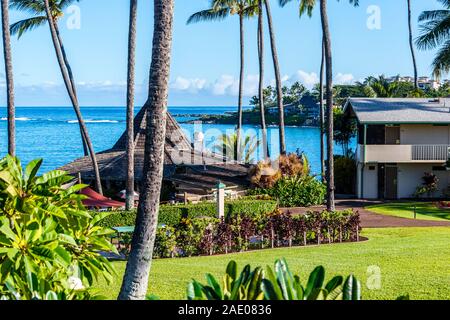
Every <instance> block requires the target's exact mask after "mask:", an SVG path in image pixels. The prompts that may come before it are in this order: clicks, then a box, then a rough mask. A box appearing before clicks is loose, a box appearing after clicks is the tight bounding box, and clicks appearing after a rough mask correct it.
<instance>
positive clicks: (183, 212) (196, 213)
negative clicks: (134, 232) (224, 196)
mask: <svg viewBox="0 0 450 320" xmlns="http://www.w3.org/2000/svg"><path fill="white" fill-rule="evenodd" d="M269 198H270V197H269ZM276 208H277V202H276V201H275V200H270V199H267V196H261V199H258V198H257V197H256V199H252V198H247V197H246V198H244V199H242V200H235V201H227V202H225V215H226V216H235V215H248V216H251V217H258V216H260V215H264V214H267V213H270V212H273V211H274V210H275V209H276ZM216 216H217V208H216V203H214V202H203V203H198V204H186V205H185V204H182V205H162V206H160V210H159V217H158V221H159V223H160V224H163V225H169V226H176V225H177V224H178V223H180V221H181V220H182V219H194V218H198V217H211V218H215V217H216ZM135 222H136V210H132V211H114V212H112V214H111V215H109V216H108V217H106V218H105V219H104V220H103V221H102V225H103V226H105V227H110V228H112V227H121V226H133V225H134V224H135Z"/></svg>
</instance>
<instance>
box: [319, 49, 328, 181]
mask: <svg viewBox="0 0 450 320" xmlns="http://www.w3.org/2000/svg"><path fill="white" fill-rule="evenodd" d="M324 72H325V44H324V41H323V40H322V60H321V62H320V81H319V86H320V88H319V99H320V102H319V107H320V110H319V115H320V172H321V175H322V182H326V181H327V179H326V177H325V139H324V134H325V111H324V109H323V96H324V94H323V78H324Z"/></svg>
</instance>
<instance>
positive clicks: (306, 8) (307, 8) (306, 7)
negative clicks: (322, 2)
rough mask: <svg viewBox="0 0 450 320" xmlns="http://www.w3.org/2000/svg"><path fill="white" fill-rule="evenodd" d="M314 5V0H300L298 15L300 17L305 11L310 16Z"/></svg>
mask: <svg viewBox="0 0 450 320" xmlns="http://www.w3.org/2000/svg"><path fill="white" fill-rule="evenodd" d="M315 6H316V0H301V1H300V6H299V12H298V14H299V16H300V17H302V16H303V15H304V14H305V13H306V14H307V15H308V17H310V18H311V17H312V12H313V10H314V7H315Z"/></svg>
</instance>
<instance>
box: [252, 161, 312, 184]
mask: <svg viewBox="0 0 450 320" xmlns="http://www.w3.org/2000/svg"><path fill="white" fill-rule="evenodd" d="M309 172H310V168H309V162H308V158H307V157H306V155H305V154H304V153H290V154H288V155H281V156H279V157H278V159H277V160H275V161H272V160H269V161H260V162H258V163H257V164H256V165H254V166H252V167H251V168H250V170H249V176H250V182H251V184H252V186H253V187H254V188H262V189H266V188H272V187H273V186H274V185H275V184H276V183H277V182H278V181H279V180H280V179H282V178H286V177H293V176H302V177H303V176H307V175H309Z"/></svg>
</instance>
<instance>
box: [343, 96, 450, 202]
mask: <svg viewBox="0 0 450 320" xmlns="http://www.w3.org/2000/svg"><path fill="white" fill-rule="evenodd" d="M345 112H346V114H347V115H348V116H349V117H354V118H356V120H357V123H358V138H357V150H356V161H357V179H356V181H357V182H356V184H357V188H356V190H357V195H358V198H366V199H401V198H411V197H412V195H413V194H414V192H415V191H416V188H417V187H418V186H420V185H421V184H422V182H423V181H422V177H423V176H424V175H425V174H426V173H432V174H434V175H436V176H437V177H438V178H439V185H438V190H439V191H438V192H436V193H435V194H434V195H433V196H434V197H439V196H442V194H443V192H444V191H445V190H447V189H448V188H449V182H450V171H447V169H446V163H447V161H448V160H449V153H450V99H448V98H445V99H365V98H358V99H356V98H350V99H348V101H347V103H346V105H345Z"/></svg>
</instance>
